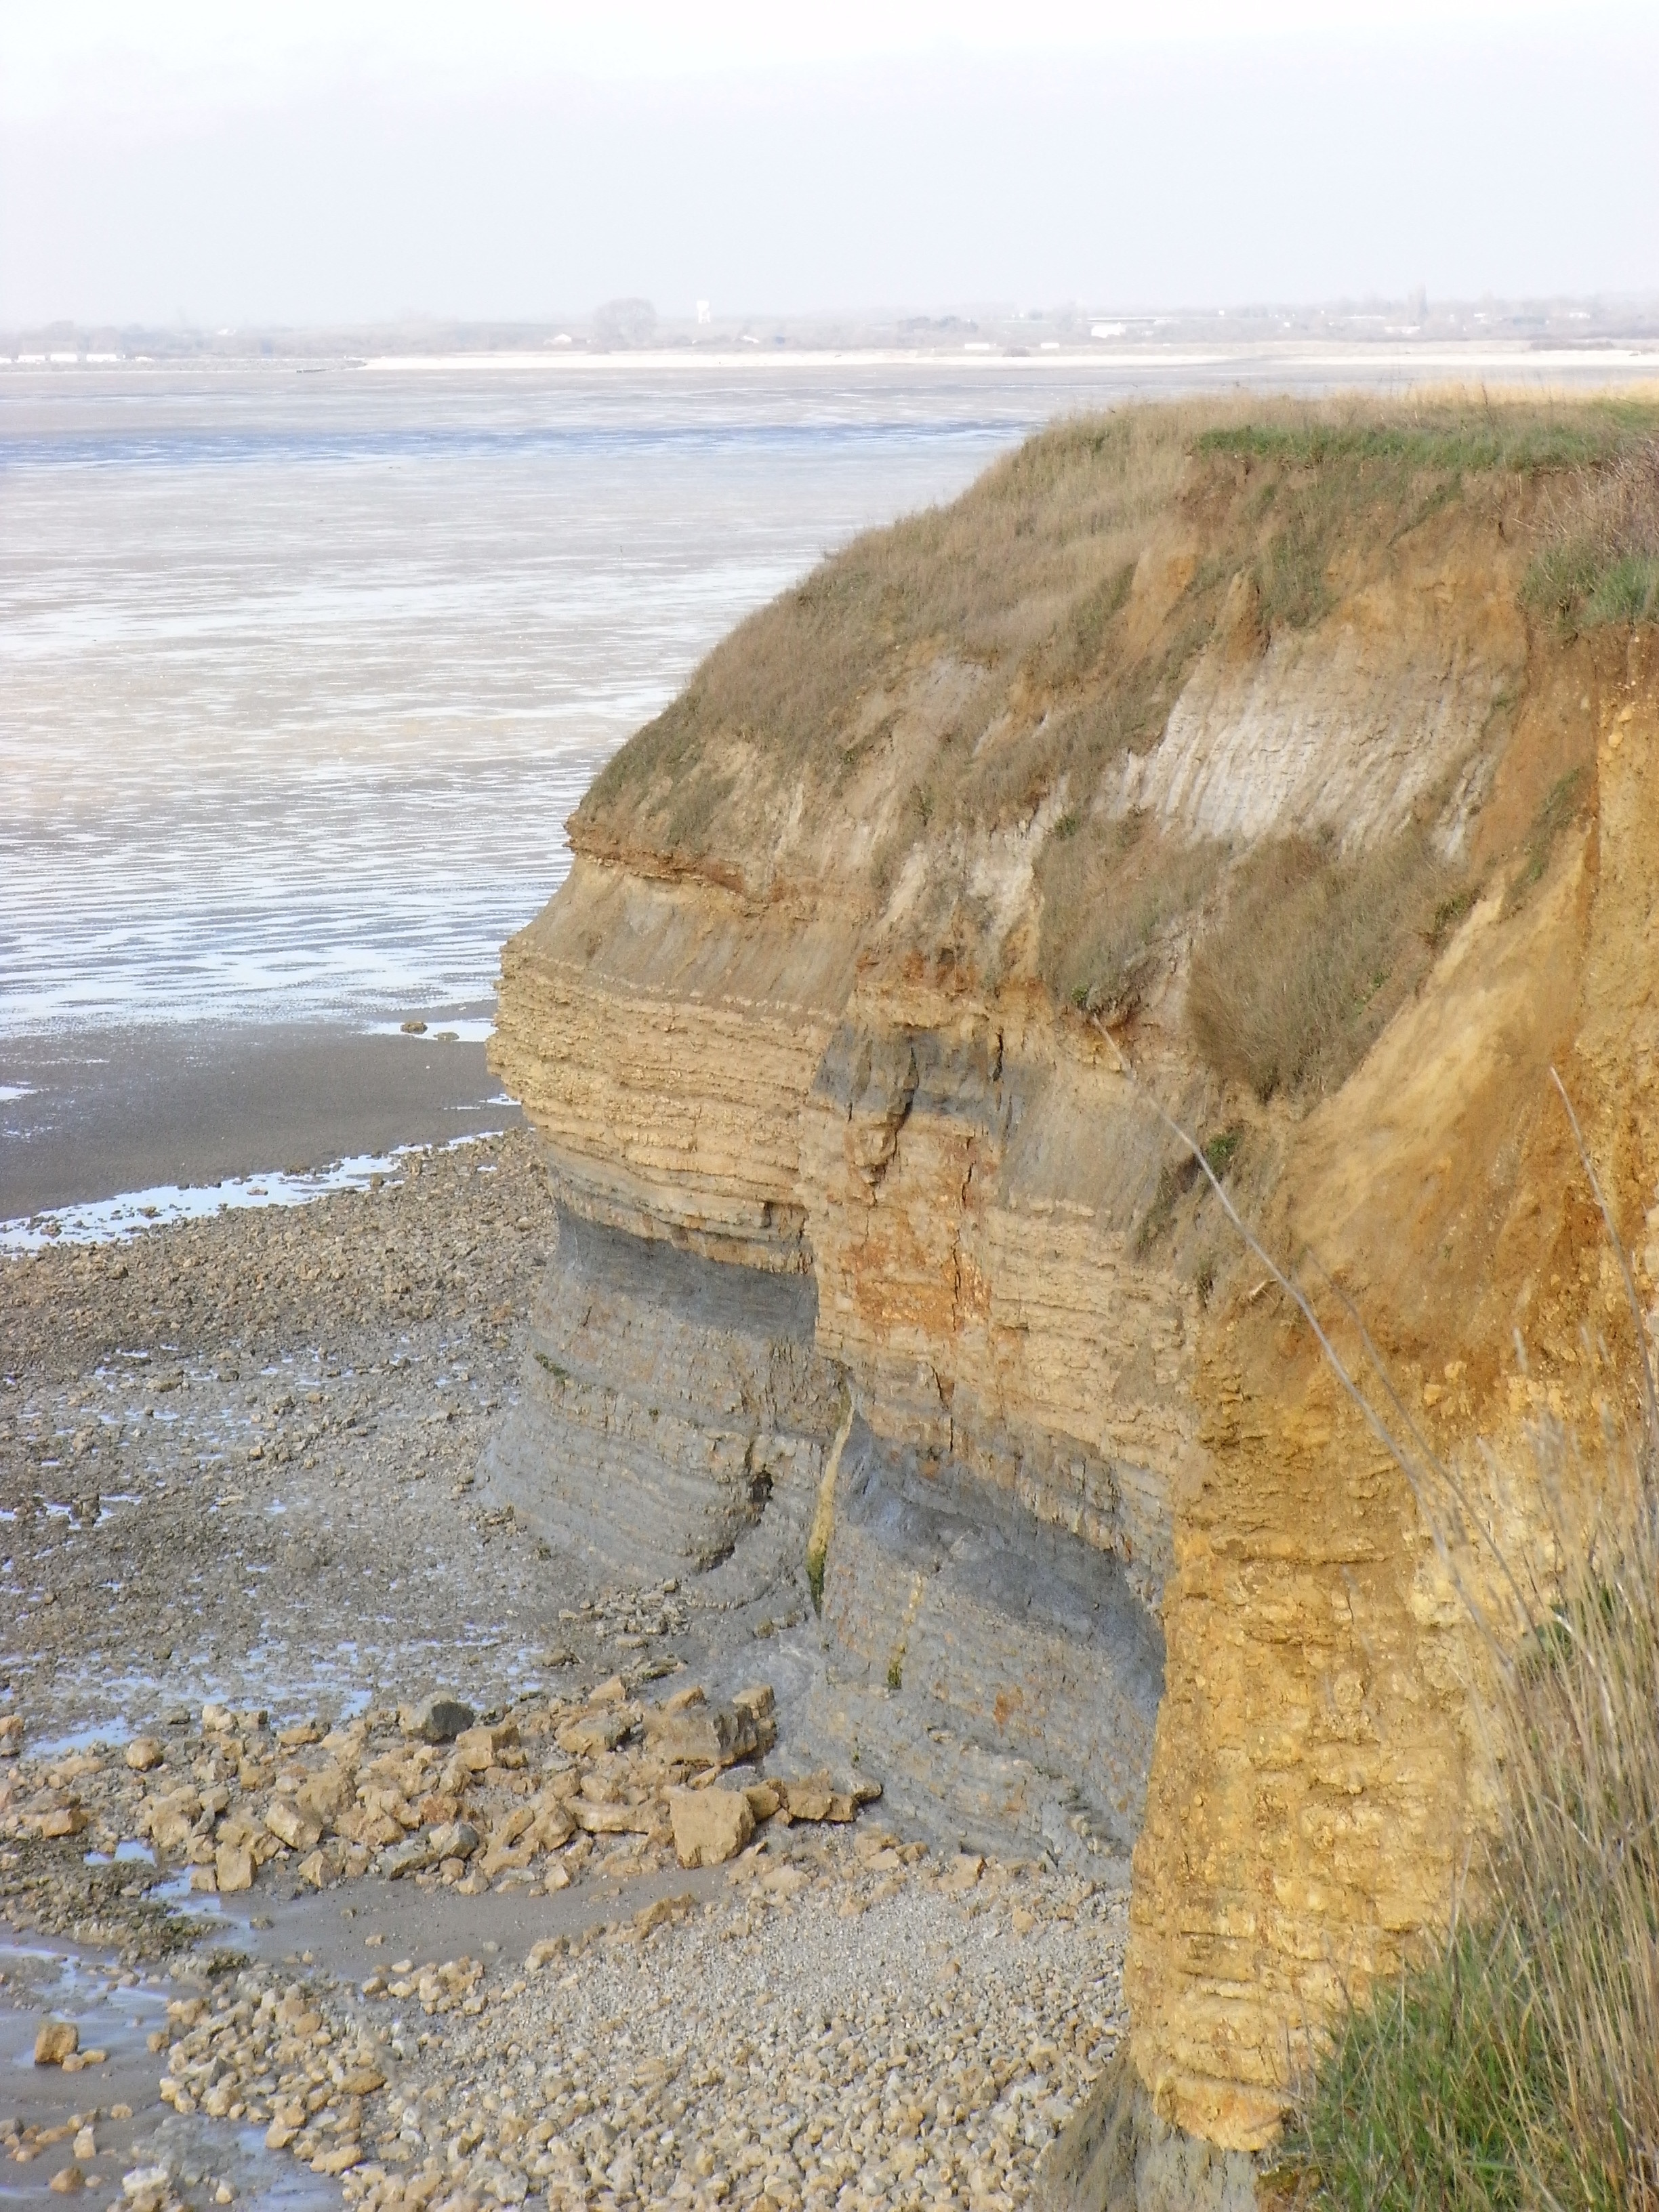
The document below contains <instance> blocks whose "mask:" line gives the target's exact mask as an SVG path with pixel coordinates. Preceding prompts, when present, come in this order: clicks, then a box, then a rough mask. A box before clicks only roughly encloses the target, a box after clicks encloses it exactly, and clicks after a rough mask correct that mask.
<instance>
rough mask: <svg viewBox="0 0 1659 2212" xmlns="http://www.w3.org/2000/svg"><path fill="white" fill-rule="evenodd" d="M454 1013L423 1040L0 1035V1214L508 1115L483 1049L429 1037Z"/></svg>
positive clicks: (347, 1032) (406, 1138)
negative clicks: (11, 1093)
mask: <svg viewBox="0 0 1659 2212" xmlns="http://www.w3.org/2000/svg"><path fill="white" fill-rule="evenodd" d="M462 1011H463V1010H460V1009H452V1010H450V1014H449V1017H447V1016H446V1015H445V1014H441V1013H435V1014H431V1015H429V1016H428V1035H426V1036H420V1037H410V1036H368V1035H365V1034H364V1033H363V1032H362V1030H358V1029H348V1028H345V1027H343V1026H332V1025H327V1024H314V1023H303V1024H284V1025H279V1026H274V1027H269V1028H266V1027H254V1026H252V1025H241V1024H192V1025H191V1026H189V1027H172V1026H166V1027H162V1026H158V1027H154V1028H143V1029H133V1030H88V1031H84V1032H80V1033H70V1034H68V1035H63V1036H38V1037H22V1038H13V1039H10V1040H9V1041H6V1042H0V1220H6V1219H11V1218H17V1217H19V1216H26V1215H30V1214H34V1213H39V1212H46V1211H47V1210H49V1209H50V1208H52V1207H54V1206H70V1205H73V1204H76V1202H78V1201H82V1200H93V1199H102V1198H112V1197H114V1196H115V1195H116V1194H118V1193H119V1192H122V1191H130V1190H144V1189H149V1188H151V1187H152V1186H154V1185H155V1184H158V1183H210V1182H218V1181H219V1180H220V1179H221V1177H222V1176H232V1175H245V1174H248V1173H251V1172H254V1171H258V1170H277V1169H283V1168H306V1169H312V1168H319V1167H323V1166H325V1165H326V1164H329V1163H330V1162H331V1161H334V1160H338V1159H342V1158H347V1157H349V1156H351V1155H353V1154H357V1153H364V1152H389V1151H391V1150H392V1148H393V1147H394V1146H398V1145H406V1144H422V1145H423V1144H447V1143H448V1142H449V1140H450V1139H452V1138H454V1137H463V1136H472V1135H475V1134H477V1133H478V1132H480V1131H482V1130H486V1129H506V1128H513V1127H518V1126H519V1125H520V1121H521V1116H520V1113H519V1109H518V1108H517V1107H516V1106H514V1105H513V1104H511V1103H502V1101H501V1086H500V1085H499V1084H498V1083H497V1082H496V1080H495V1077H494V1076H492V1075H491V1074H490V1073H489V1069H488V1068H487V1067H486V1066H485V1065H484V1048H483V1045H482V1044H480V1043H460V1042H457V1043H441V1042H438V1041H437V1039H436V1036H435V1032H437V1031H438V1030H441V1029H442V1028H443V1026H444V1025H445V1021H446V1019H447V1018H453V1017H454V1016H457V1015H459V1014H460V1013H461V1012H462ZM422 1012H425V1010H424V1009H422ZM465 1013H466V1014H469V1015H471V1016H472V1017H473V1018H474V1019H475V1020H476V1018H477V1017H478V1015H480V1014H483V1015H486V1016H487V1015H488V1013H489V1008H488V1007H484V1008H477V1007H470V1008H467V1009H465ZM7 1091H20V1092H21V1093H22V1094H23V1095H21V1096H20V1097H10V1098H8V1097H6V1096H5V1093H6V1092H7Z"/></svg>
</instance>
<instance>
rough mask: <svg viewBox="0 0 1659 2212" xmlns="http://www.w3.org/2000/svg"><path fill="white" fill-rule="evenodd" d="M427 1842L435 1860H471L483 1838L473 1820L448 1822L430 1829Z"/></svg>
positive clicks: (427, 1833)
mask: <svg viewBox="0 0 1659 2212" xmlns="http://www.w3.org/2000/svg"><path fill="white" fill-rule="evenodd" d="M426 1840H427V1843H428V1846H429V1848H430V1850H431V1852H432V1856H433V1857H434V1858H435V1859H470V1858H471V1856H472V1854H473V1852H474V1851H476V1850H477V1848H478V1845H479V1844H480V1842H481V1841H482V1840H483V1838H481V1837H480V1836H479V1833H478V1832H477V1829H476V1828H475V1827H474V1826H473V1825H472V1823H471V1820H446V1821H445V1822H444V1823H443V1825H442V1826H441V1827H437V1828H428V1830H427V1832H426Z"/></svg>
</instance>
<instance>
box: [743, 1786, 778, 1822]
mask: <svg viewBox="0 0 1659 2212" xmlns="http://www.w3.org/2000/svg"><path fill="white" fill-rule="evenodd" d="M743 1794H744V1796H745V1797H746V1798H747V1799H748V1800H749V1809H750V1812H751V1813H752V1814H754V1816H755V1818H756V1819H757V1820H770V1819H771V1817H772V1815H773V1814H774V1813H775V1812H776V1811H777V1809H778V1808H779V1806H780V1805H781V1804H782V1802H783V1796H782V1792H781V1790H779V1789H778V1787H777V1785H776V1784H775V1783H772V1782H750V1783H745V1784H744V1792H743Z"/></svg>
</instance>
